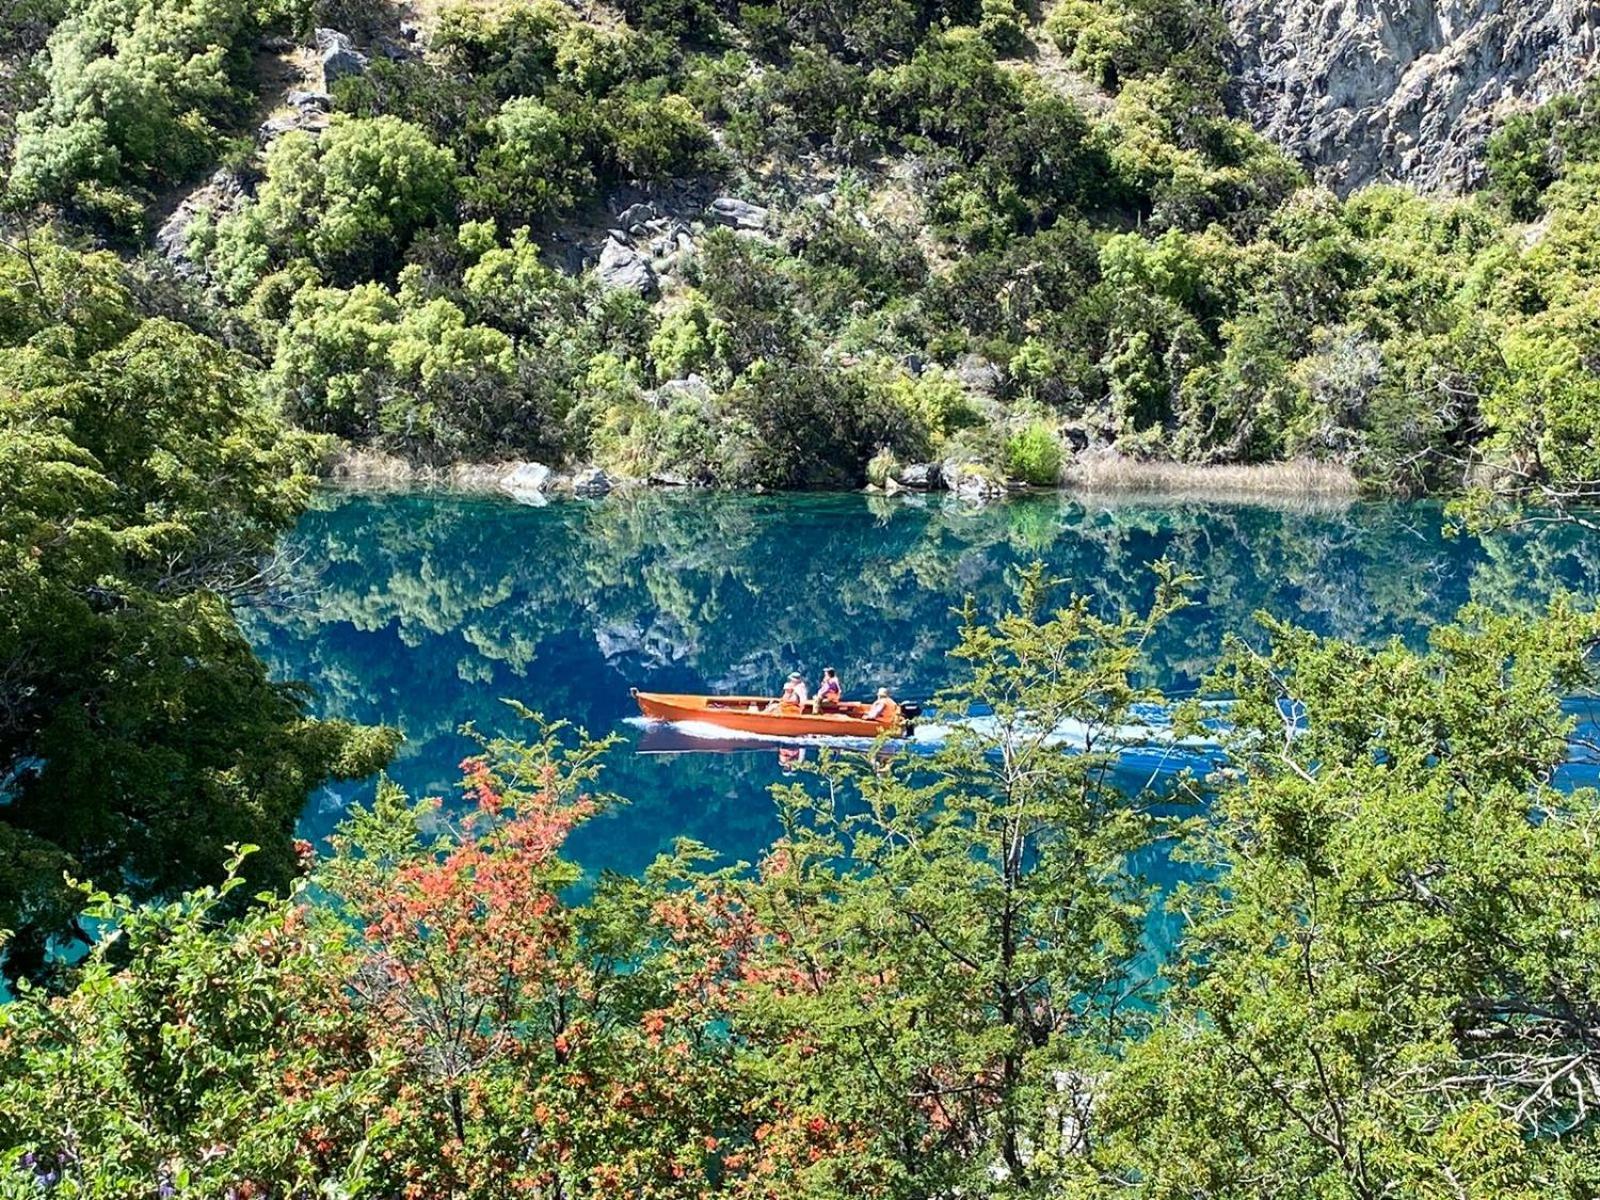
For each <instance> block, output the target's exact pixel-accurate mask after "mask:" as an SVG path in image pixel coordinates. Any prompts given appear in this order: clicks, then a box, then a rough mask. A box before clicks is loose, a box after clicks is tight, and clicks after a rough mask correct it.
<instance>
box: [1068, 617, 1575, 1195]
mask: <svg viewBox="0 0 1600 1200" xmlns="http://www.w3.org/2000/svg"><path fill="white" fill-rule="evenodd" d="M1267 633H1268V636H1269V639H1270V645H1269V647H1268V648H1267V649H1266V650H1264V651H1260V652H1257V651H1253V650H1250V649H1247V648H1246V646H1245V645H1244V644H1243V643H1235V644H1234V646H1233V648H1232V650H1231V653H1230V655H1229V658H1228V660H1227V662H1226V664H1225V666H1224V667H1223V669H1222V671H1221V673H1220V674H1219V676H1218V678H1217V680H1216V686H1217V687H1218V688H1219V689H1220V690H1224V691H1226V692H1228V693H1231V694H1233V695H1236V696H1237V700H1236V702H1235V703H1234V704H1233V705H1232V707H1231V708H1230V709H1229V717H1230V720H1231V722H1232V724H1233V729H1234V733H1233V735H1232V737H1231V738H1230V747H1231V753H1232V756H1233V760H1234V762H1235V763H1236V764H1237V766H1238V768H1239V769H1240V771H1241V772H1242V778H1241V781H1240V782H1239V783H1238V785H1237V786H1233V787H1228V788H1225V789H1224V790H1223V791H1222V792H1221V793H1220V794H1219V795H1218V796H1217V797H1216V800H1215V802H1214V808H1213V813H1212V817H1211V820H1210V821H1209V822H1208V824H1207V826H1206V831H1205V833H1204V836H1203V837H1202V838H1201V839H1200V841H1199V843H1198V845H1197V846H1196V848H1195V850H1194V854H1195V856H1196V857H1197V858H1198V859H1199V860H1200V861H1201V862H1202V863H1204V864H1206V866H1207V867H1208V868H1209V873H1210V877H1209V878H1208V879H1207V880H1205V881H1204V882H1200V883H1197V884H1194V885H1191V886H1190V887H1188V888H1186V889H1185V890H1184V891H1182V892H1181V893H1180V894H1179V895H1178V896H1177V897H1176V898H1175V900H1174V905H1175V907H1177V908H1178V909H1179V910H1180V911H1181V912H1183V913H1184V915H1185V916H1186V918H1187V921H1188V925H1189V927H1188V929H1187V931H1186V932H1185V934H1184V936H1183V939H1182V942H1181V945H1180V950H1179V955H1178V957H1177V959H1176V961H1175V962H1173V963H1172V964H1171V966H1170V967H1169V968H1168V970H1167V975H1168V978H1169V980H1170V983H1171V986H1170V988H1169V990H1168V991H1167V992H1166V993H1165V996H1164V998H1163V1002H1162V1009H1161V1016H1160V1020H1159V1023H1158V1027H1157V1032H1156V1034H1155V1035H1154V1036H1153V1037H1151V1038H1150V1039H1149V1040H1147V1041H1145V1042H1144V1043H1142V1044H1140V1045H1138V1046H1136V1047H1134V1048H1132V1050H1131V1051H1130V1054H1129V1057H1128V1061H1127V1063H1126V1064H1124V1065H1123V1066H1122V1067H1121V1068H1119V1070H1118V1071H1117V1072H1115V1073H1114V1076H1113V1082H1112V1086H1111V1087H1110V1089H1109V1090H1108V1092H1107V1093H1106V1094H1105V1096H1104V1097H1103V1107H1102V1108H1100V1109H1099V1111H1100V1112H1102V1113H1103V1114H1104V1115H1105V1116H1106V1117H1107V1122H1106V1125H1105V1126H1103V1127H1102V1129H1101V1138H1102V1140H1101V1142H1100V1146H1101V1149H1102V1151H1103V1157H1102V1158H1101V1160H1100V1162H1099V1164H1098V1166H1099V1168H1100V1169H1101V1170H1102V1171H1105V1172H1109V1173H1110V1174H1112V1175H1113V1176H1115V1177H1118V1178H1123V1179H1126V1180H1128V1181H1129V1186H1128V1187H1127V1188H1126V1191H1127V1192H1129V1193H1130V1194H1134V1195H1148V1196H1165V1195H1172V1194H1174V1191H1175V1190H1176V1191H1177V1192H1178V1193H1181V1194H1193V1193H1194V1191H1195V1190H1199V1191H1200V1192H1202V1193H1203V1194H1206V1195H1212V1196H1229V1197H1232V1196H1239V1197H1244V1196H1258V1195H1262V1194H1279V1193H1284V1194H1287V1193H1289V1192H1292V1193H1294V1194H1298V1195H1307V1196H1319V1197H1330V1198H1332V1197H1338V1198H1344V1197H1352V1198H1359V1200H1367V1198H1373V1197H1378V1196H1385V1195H1411V1196H1441V1197H1442V1196H1468V1197H1482V1198H1483V1200H1489V1198H1490V1197H1533V1196H1549V1197H1558V1196H1573V1197H1576V1196H1583V1195H1588V1194H1590V1193H1591V1192H1592V1190H1593V1187H1594V1185H1595V1171H1596V1167H1597V1163H1596V1160H1595V1156H1594V1151H1593V1125H1592V1119H1591V1117H1590V1115H1589V1114H1590V1113H1591V1112H1592V1111H1593V1104H1594V1095H1595V1088H1596V1080H1597V1078H1600V1075H1597V1068H1600V1060H1597V1058H1596V1053H1595V1050H1594V1042H1593V1033H1594V1014H1595V1013H1596V1011H1600V1008H1597V1000H1600V997H1597V995H1596V984H1595V977H1594V972H1593V970H1592V969H1591V966H1590V964H1591V962H1592V960H1593V955H1594V954H1595V953H1596V949H1597V947H1600V905H1597V903H1596V900H1595V897H1596V896H1597V895H1600V890H1597V884H1600V859H1597V858H1596V855H1595V848H1594V832H1593V831H1594V828H1595V823H1596V819H1597V817H1600V796H1597V795H1596V793H1594V792H1593V791H1591V790H1588V789H1579V790H1576V791H1572V792H1565V791H1561V790H1558V789H1556V788H1554V787H1552V785H1551V783H1550V774H1551V771H1552V769H1553V768H1554V766H1555V764H1557V763H1559V762H1560V761H1561V760H1562V758H1563V757H1564V756H1565V754H1566V752H1567V737H1568V735H1569V733H1570V732H1571V729H1572V723H1571V720H1570V718H1569V717H1567V716H1566V715H1565V714H1564V712H1563V710H1562V704H1561V698H1562V696H1563V695H1565V694H1568V693H1570V692H1571V691H1572V690H1573V689H1575V688H1577V687H1580V686H1582V685H1584V684H1585V683H1587V682H1588V681H1589V679H1590V670H1589V666H1588V655H1589V652H1590V649H1591V647H1592V646H1593V645H1594V644H1595V642H1596V639H1597V637H1600V618H1597V616H1596V614H1594V613H1593V612H1580V611H1577V610H1575V609H1573V608H1572V607H1570V606H1569V605H1567V604H1565V603H1558V604H1557V605H1555V606H1554V607H1553V608H1552V609H1551V610H1550V612H1549V613H1548V614H1547V616H1546V617H1545V618H1544V619H1543V620H1538V621H1532V622H1530V621H1527V620H1523V619H1513V618H1508V617H1502V616H1497V615H1493V614H1491V613H1488V612H1485V611H1482V610H1477V609H1469V610H1467V611H1466V612H1464V613H1463V614H1462V617H1461V623H1460V624H1457V625H1452V626H1448V627H1444V628H1441V629H1438V630H1436V631H1435V632H1434V634H1433V636H1432V638H1431V639H1430V643H1431V644H1430V647H1429V649H1428V650H1427V651H1425V652H1418V651H1412V650H1408V649H1405V648H1404V647H1402V646H1400V645H1398V644H1391V645H1389V646H1385V647H1381V648H1378V649H1372V650H1364V649H1357V648H1355V647H1352V646H1350V645H1348V644H1344V643H1341V642H1337V641H1333V640H1328V639H1323V638H1319V637H1316V636H1314V635H1312V634H1310V633H1306V632H1304V631H1301V630H1296V629H1293V628H1291V627H1288V626H1286V625H1281V624H1277V623H1275V622H1269V623H1268V625H1267Z"/></svg>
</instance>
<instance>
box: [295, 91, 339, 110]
mask: <svg viewBox="0 0 1600 1200" xmlns="http://www.w3.org/2000/svg"><path fill="white" fill-rule="evenodd" d="M284 100H285V102H286V103H287V104H288V105H289V107H290V108H298V109H300V110H301V111H302V112H304V111H306V110H308V109H309V110H311V111H313V112H328V111H330V110H331V109H332V108H333V97H332V96H330V95H328V93H327V92H307V91H302V90H300V89H298V88H296V89H295V90H294V91H292V92H290V93H289V94H288V95H287V96H286V97H284Z"/></svg>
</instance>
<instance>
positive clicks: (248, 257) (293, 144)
mask: <svg viewBox="0 0 1600 1200" xmlns="http://www.w3.org/2000/svg"><path fill="white" fill-rule="evenodd" d="M266 175H267V177H266V181H265V182H264V183H263V184H262V185H261V190H260V192H259V194H258V195H257V197H256V199H255V201H254V202H253V203H251V204H247V205H246V206H244V208H242V209H241V210H240V211H239V212H237V213H234V214H232V215H230V216H228V217H226V218H224V219H223V220H222V221H221V222H220V223H219V226H218V229H217V247H216V250H215V251H214V254H215V257H216V260H217V267H216V269H217V271H218V274H219V276H220V277H221V278H222V279H223V280H224V281H225V283H226V286H227V287H228V288H229V290H230V292H231V293H232V294H233V295H234V296H235V297H238V296H241V295H243V294H245V293H246V290H247V289H248V287H250V286H253V285H254V283H255V282H257V281H258V279H259V276H260V275H261V274H264V273H265V272H264V270H263V269H262V268H263V265H264V264H266V263H272V264H276V265H283V264H286V263H288V262H291V261H293V260H294V259H297V258H304V259H306V260H308V261H309V262H311V263H312V264H313V265H314V266H315V267H316V268H317V269H318V270H319V271H321V272H322V273H323V274H324V276H325V277H326V278H328V279H330V280H334V281H351V280H356V279H364V278H371V277H373V276H377V277H380V278H381V277H387V276H391V275H392V274H393V273H394V272H395V271H396V270H397V269H398V267H399V264H400V260H401V256H402V255H403V254H404V253H405V250H406V248H407V247H408V246H409V245H410V243H411V240H412V239H413V238H414V237H415V236H416V235H417V234H418V232H420V231H421V230H423V229H424V228H427V227H429V226H431V225H433V224H435V223H436V222H438V221H440V220H442V219H444V218H445V217H447V216H448V214H449V210H450V202H451V198H452V196H453V193H454V189H455V178H456V173H455V156H454V155H453V154H452V153H451V152H450V151H449V150H446V149H442V148H440V147H438V146H435V145H434V144H433V143H432V142H430V141H429V140H428V136H427V134H425V133H424V132H423V131H422V130H421V129H418V128H417V127H416V126H414V125H409V124H407V123H406V122H404V121H402V120H400V119H399V118H398V117H391V116H382V117H373V118H370V119H368V118H346V117H341V116H335V117H334V119H333V121H332V123H331V124H330V125H329V127H328V128H327V130H326V131H324V132H323V133H322V134H321V135H320V136H319V137H316V138H313V137H311V136H309V135H307V134H304V133H290V134H286V135H284V136H283V137H281V138H279V139H278V140H277V141H276V142H274V143H273V144H272V148H271V149H270V150H269V151H268V153H267V162H266Z"/></svg>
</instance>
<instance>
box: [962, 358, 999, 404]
mask: <svg viewBox="0 0 1600 1200" xmlns="http://www.w3.org/2000/svg"><path fill="white" fill-rule="evenodd" d="M955 376H956V378H957V379H958V380H960V382H961V386H962V387H964V388H966V389H967V390H968V391H969V392H976V393H977V394H978V395H980V396H993V395H995V394H997V393H998V392H999V391H1000V383H1001V378H1000V368H999V367H997V366H995V365H994V364H993V363H992V362H990V361H989V360H988V359H986V358H984V357H983V356H982V355H981V354H968V355H967V356H966V357H964V358H963V359H962V360H961V361H960V362H958V363H957V364H956V368H955Z"/></svg>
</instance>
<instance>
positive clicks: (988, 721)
mask: <svg viewBox="0 0 1600 1200" xmlns="http://www.w3.org/2000/svg"><path fill="white" fill-rule="evenodd" d="M624 720H625V721H626V723H627V724H629V725H632V726H634V727H635V728H638V729H651V728H668V729H671V730H672V731H673V732H674V733H677V734H680V735H682V736H684V737H688V738H694V739H696V740H707V741H723V742H726V741H739V742H750V743H753V744H757V745H778V746H847V747H862V748H866V747H870V746H872V745H873V740H872V739H871V738H863V737H842V736H839V735H837V734H811V735H808V736H804V737H777V736H774V735H772V734H765V733H752V732H750V731H748V730H743V729H729V728H727V727H726V726H722V725H717V724H713V723H712V722H710V721H671V722H665V721H652V720H651V719H649V718H648V717H626V718H624ZM957 728H964V729H970V730H972V731H973V732H975V733H977V734H979V735H980V736H983V737H991V738H992V737H997V736H999V735H1000V734H1001V733H1002V732H1003V730H1002V726H1001V723H1000V720H999V718H998V717H994V716H981V717H967V718H962V719H959V720H956V721H951V722H937V721H927V722H922V723H919V724H918V725H917V726H916V727H915V728H914V729H913V731H912V736H911V738H910V739H909V742H910V744H911V745H912V746H914V747H916V748H918V749H922V748H927V749H933V748H937V747H939V746H942V745H943V744H944V743H945V742H947V741H948V740H949V739H950V736H951V734H952V733H953V732H954V731H955V730H956V729H957ZM1030 732H1031V731H1028V730H1025V729H1023V730H1019V733H1021V734H1023V735H1024V736H1026V735H1028V734H1029V733H1030ZM1091 734H1092V735H1093V740H1094V743H1095V745H1096V746H1097V747H1099V748H1102V749H1105V750H1112V751H1116V750H1124V749H1127V750H1131V749H1137V748H1139V747H1141V746H1152V745H1158V746H1162V747H1165V748H1166V749H1169V750H1214V749H1217V748H1218V741H1217V739H1216V738H1215V737H1208V736H1205V735H1201V734H1185V735H1182V736H1179V735H1178V734H1176V733H1174V732H1173V730H1172V727H1171V723H1170V721H1168V720H1167V719H1166V713H1165V711H1164V710H1161V709H1156V708H1152V709H1151V710H1150V712H1149V719H1148V720H1142V721H1138V722H1131V723H1128V724H1125V725H1114V726H1093V725H1091V724H1090V723H1088V722H1086V721H1063V722H1062V723H1061V724H1060V725H1058V726H1056V728H1055V729H1054V730H1052V731H1051V732H1050V733H1049V734H1047V735H1046V737H1045V741H1046V744H1048V745H1055V746H1067V747H1071V748H1073V749H1077V750H1082V749H1084V748H1085V747H1086V746H1087V745H1088V744H1089V741H1090V736H1091ZM888 744H889V745H891V746H895V745H900V744H903V743H901V742H899V741H895V740H891V741H890V742H889V743H888Z"/></svg>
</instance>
